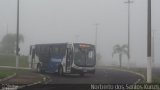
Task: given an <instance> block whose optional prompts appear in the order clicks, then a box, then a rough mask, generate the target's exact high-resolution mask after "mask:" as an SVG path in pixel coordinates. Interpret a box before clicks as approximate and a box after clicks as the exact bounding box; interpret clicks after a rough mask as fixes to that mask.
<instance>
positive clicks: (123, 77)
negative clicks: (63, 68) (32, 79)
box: [45, 68, 143, 84]
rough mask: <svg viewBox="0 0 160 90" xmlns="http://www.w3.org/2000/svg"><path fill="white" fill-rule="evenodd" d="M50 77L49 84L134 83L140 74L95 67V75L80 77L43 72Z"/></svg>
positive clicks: (139, 77)
mask: <svg viewBox="0 0 160 90" xmlns="http://www.w3.org/2000/svg"><path fill="white" fill-rule="evenodd" d="M45 75H47V76H49V77H50V80H49V81H48V82H47V83H49V84H134V83H135V82H137V81H138V80H139V79H141V80H143V79H142V77H141V76H138V75H136V74H133V73H129V72H125V71H120V70H116V69H106V68H97V69H96V73H95V75H92V74H85V76H84V77H81V76H80V75H79V74H77V75H75V74H73V75H64V76H63V77H59V76H57V74H45Z"/></svg>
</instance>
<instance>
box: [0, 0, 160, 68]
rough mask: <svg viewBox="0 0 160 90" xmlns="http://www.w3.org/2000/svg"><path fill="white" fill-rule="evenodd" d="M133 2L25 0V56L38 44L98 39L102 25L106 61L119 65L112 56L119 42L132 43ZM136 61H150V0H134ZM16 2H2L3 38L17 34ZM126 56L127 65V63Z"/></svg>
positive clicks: (158, 39) (155, 1) (155, 11)
mask: <svg viewBox="0 0 160 90" xmlns="http://www.w3.org/2000/svg"><path fill="white" fill-rule="evenodd" d="M126 1H127V0H20V33H22V34H23V35H24V39H25V41H24V43H22V44H21V51H20V53H21V54H25V55H28V53H29V51H28V50H29V46H30V45H33V44H37V43H59V42H85V43H91V44H94V43H95V29H96V27H95V24H96V23H98V24H99V25H98V53H100V54H101V55H102V63H103V64H104V65H110V64H112V63H116V64H118V63H119V62H118V61H119V60H118V55H116V56H115V57H114V58H113V59H112V52H113V46H114V45H116V44H120V45H123V44H127V43H128V42H127V41H128V27H127V25H128V24H127V23H128V21H127V20H128V19H127V17H128V12H127V11H128V6H127V4H126V3H124V2H126ZM132 1H134V3H132V4H131V9H130V10H131V16H130V19H131V22H130V26H131V31H130V32H131V34H130V35H131V36H130V47H131V52H130V54H131V59H130V63H132V65H137V66H142V65H143V66H145V65H146V62H147V0H132ZM159 4H160V0H152V29H153V30H154V31H155V59H156V60H155V63H156V64H157V65H160V61H159V60H160V57H159V52H160V47H159V46H160V31H159V30H160V25H159V24H160V19H159V16H160V11H159V8H160V6H159ZM16 8H17V2H16V0H0V32H1V33H0V40H1V39H2V37H3V36H4V35H5V34H6V33H7V26H8V33H15V32H16V15H17V13H16V10H17V9H16ZM127 60H128V59H127V57H126V56H125V55H124V56H123V64H127Z"/></svg>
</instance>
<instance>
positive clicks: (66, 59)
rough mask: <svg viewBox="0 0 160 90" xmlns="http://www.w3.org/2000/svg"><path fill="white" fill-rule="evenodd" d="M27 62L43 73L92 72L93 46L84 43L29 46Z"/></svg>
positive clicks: (94, 51) (94, 56)
mask: <svg viewBox="0 0 160 90" xmlns="http://www.w3.org/2000/svg"><path fill="white" fill-rule="evenodd" d="M29 62H30V67H31V69H32V70H36V71H37V72H40V73H44V72H48V73H58V75H59V76H62V75H64V74H79V75H81V76H84V74H85V73H90V74H94V73H95V65H96V50H95V46H94V45H92V44H86V43H53V44H36V45H31V46H30V53H29Z"/></svg>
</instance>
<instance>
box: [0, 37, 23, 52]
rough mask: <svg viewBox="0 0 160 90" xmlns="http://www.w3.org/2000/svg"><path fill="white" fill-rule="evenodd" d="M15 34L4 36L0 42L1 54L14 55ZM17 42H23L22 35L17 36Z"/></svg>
mask: <svg viewBox="0 0 160 90" xmlns="http://www.w3.org/2000/svg"><path fill="white" fill-rule="evenodd" d="M16 37H17V35H16V34H6V35H5V36H4V37H3V38H2V41H1V42H0V44H1V45H0V46H1V47H0V51H1V53H6V54H14V53H15V50H16V41H17V38H16ZM19 42H24V37H23V35H22V34H20V35H19Z"/></svg>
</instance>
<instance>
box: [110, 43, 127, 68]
mask: <svg viewBox="0 0 160 90" xmlns="http://www.w3.org/2000/svg"><path fill="white" fill-rule="evenodd" d="M114 54H119V63H120V67H122V55H123V54H126V55H127V57H128V56H129V55H128V45H126V44H124V45H122V46H120V45H118V44H117V45H115V46H114V47H113V53H112V57H113V56H114Z"/></svg>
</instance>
